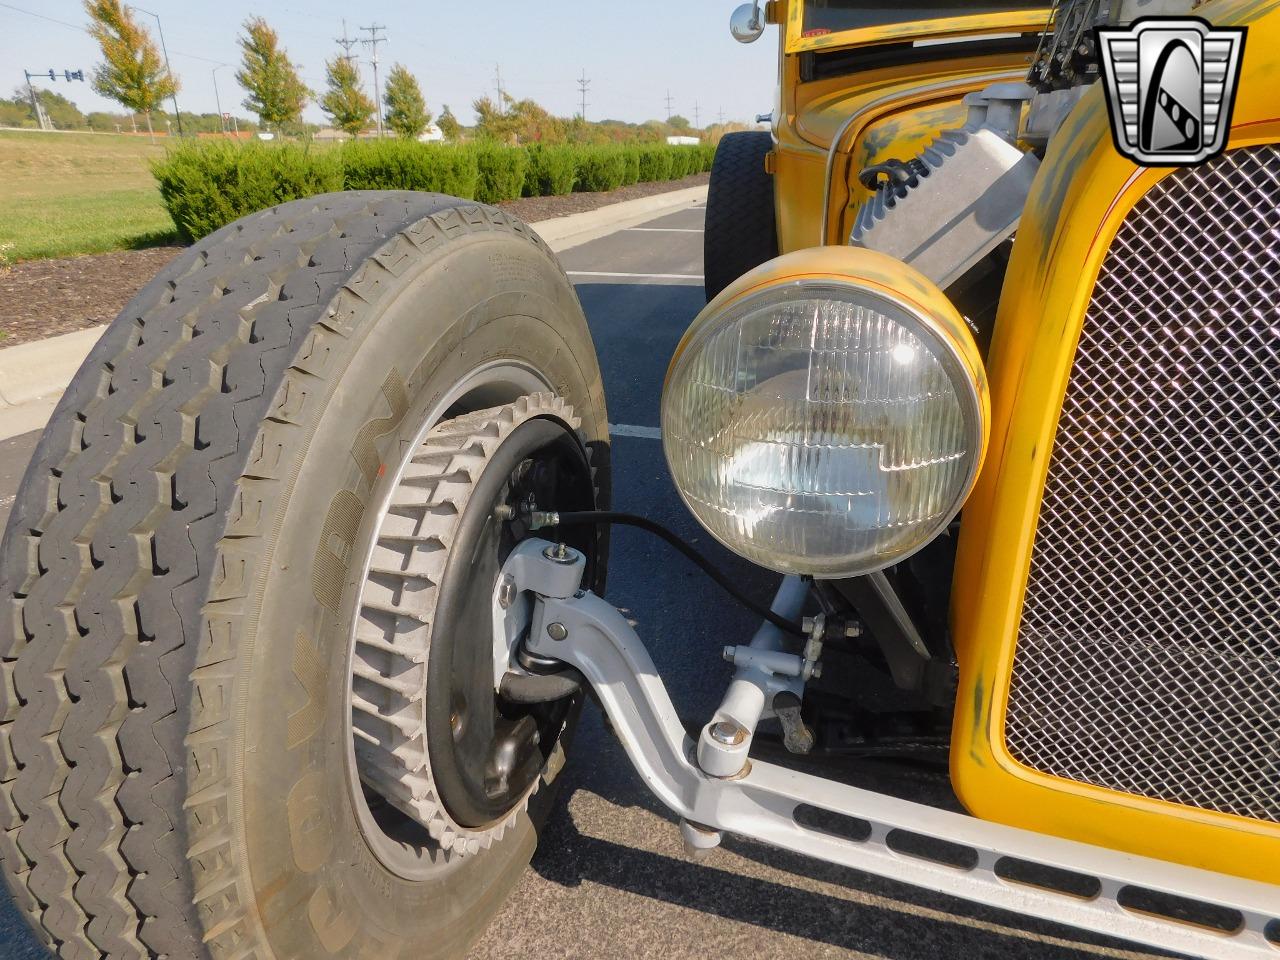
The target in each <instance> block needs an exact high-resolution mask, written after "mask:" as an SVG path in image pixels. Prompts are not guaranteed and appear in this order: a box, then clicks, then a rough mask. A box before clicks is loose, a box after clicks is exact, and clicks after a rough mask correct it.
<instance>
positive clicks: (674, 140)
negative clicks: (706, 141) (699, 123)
mask: <svg viewBox="0 0 1280 960" xmlns="http://www.w3.org/2000/svg"><path fill="white" fill-rule="evenodd" d="M701 142H702V141H701V140H699V139H698V138H697V137H667V143H669V144H671V145H672V146H673V147H696V146H697V145H698V144H700V143H701Z"/></svg>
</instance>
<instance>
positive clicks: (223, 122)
mask: <svg viewBox="0 0 1280 960" xmlns="http://www.w3.org/2000/svg"><path fill="white" fill-rule="evenodd" d="M225 66H227V64H225V63H220V64H218V65H217V66H216V67H214V68H213V70H211V71H210V73H212V74H213V102H214V103H215V104H217V106H218V129H219V130H221V131H222V132H223V133H226V132H227V118H226V117H224V116H223V115H222V98H221V97H220V96H218V71H219V70H221V69H222V68H223V67H225Z"/></svg>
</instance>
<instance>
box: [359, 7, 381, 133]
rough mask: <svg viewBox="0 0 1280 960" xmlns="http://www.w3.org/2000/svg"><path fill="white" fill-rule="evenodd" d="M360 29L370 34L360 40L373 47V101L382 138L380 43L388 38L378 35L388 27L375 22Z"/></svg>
mask: <svg viewBox="0 0 1280 960" xmlns="http://www.w3.org/2000/svg"><path fill="white" fill-rule="evenodd" d="M360 29H361V30H364V31H365V32H366V33H368V34H369V39H368V40H361V41H360V42H361V43H363V44H364V45H365V46H368V47H372V48H373V102H374V105H375V106H376V107H377V108H378V139H382V90H381V88H379V86H378V44H380V43H386V42H387V38H386V37H380V36H378V31H379V30H385V29H387V28H386V27H385V26H383V25H380V24H377V23H375V24H374V25H373V26H371V27H361V28H360Z"/></svg>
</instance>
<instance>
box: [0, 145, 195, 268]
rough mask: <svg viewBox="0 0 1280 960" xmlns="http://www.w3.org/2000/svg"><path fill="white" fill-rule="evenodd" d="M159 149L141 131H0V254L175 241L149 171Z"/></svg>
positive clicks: (54, 253)
mask: <svg viewBox="0 0 1280 960" xmlns="http://www.w3.org/2000/svg"><path fill="white" fill-rule="evenodd" d="M163 155H164V144H163V140H159V141H158V142H157V143H155V144H152V143H150V142H149V141H148V140H147V138H146V137H131V136H117V135H115V134H95V133H40V132H38V131H31V132H27V131H9V130H0V184H3V186H0V257H3V258H4V259H7V260H9V261H15V260H30V259H34V258H37V257H66V256H73V255H75V254H79V253H99V252H101V251H104V250H119V249H121V248H135V247H145V246H154V245H156V244H158V243H172V242H176V235H175V233H174V230H173V221H172V220H170V219H169V214H168V213H167V212H166V211H165V209H164V206H163V205H162V204H161V202H160V192H159V191H158V190H157V189H156V184H155V180H153V179H152V177H151V168H150V162H151V160H152V159H155V158H158V157H162V156H163ZM6 244H13V247H12V248H7V247H6V246H5V245H6ZM0 262H3V261H2V260H0Z"/></svg>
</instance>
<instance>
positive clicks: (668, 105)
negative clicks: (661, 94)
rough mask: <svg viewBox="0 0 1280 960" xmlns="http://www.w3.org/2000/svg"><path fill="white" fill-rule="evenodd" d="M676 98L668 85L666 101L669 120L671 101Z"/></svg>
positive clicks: (668, 118)
mask: <svg viewBox="0 0 1280 960" xmlns="http://www.w3.org/2000/svg"><path fill="white" fill-rule="evenodd" d="M674 99H675V97H673V96H671V89H670V88H669V87H668V88H667V96H666V101H667V120H668V121H669V120H670V119H671V101H672V100H674Z"/></svg>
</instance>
